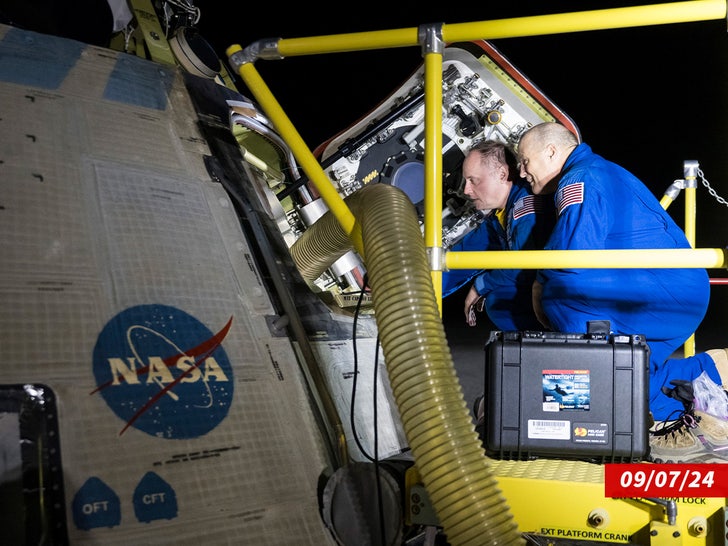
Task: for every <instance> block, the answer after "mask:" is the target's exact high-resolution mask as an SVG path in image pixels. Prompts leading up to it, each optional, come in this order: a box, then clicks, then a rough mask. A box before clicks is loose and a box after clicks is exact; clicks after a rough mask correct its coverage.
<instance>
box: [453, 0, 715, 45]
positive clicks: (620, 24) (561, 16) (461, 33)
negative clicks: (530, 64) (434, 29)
mask: <svg viewBox="0 0 728 546" xmlns="http://www.w3.org/2000/svg"><path fill="white" fill-rule="evenodd" d="M725 16H726V2H725V0H691V1H689V2H674V3H666V4H655V5H651V6H634V7H628V8H612V9H602V10H592V11H580V12H574V13H558V14H551V15H537V16H533V17H517V18H511V19H498V20H495V21H485V22H480V23H478V22H475V23H457V24H450V25H445V26H444V27H443V31H442V33H443V38H444V39H445V41H446V42H459V41H464V40H472V39H475V38H482V39H486V40H489V39H491V40H492V39H497V38H514V37H518V36H539V35H545V34H561V33H564V32H583V31H588V30H604V29H610V28H626V27H636V26H640V27H644V26H650V25H664V24H668V23H687V22H693V21H705V20H710V19H724V18H725Z"/></svg>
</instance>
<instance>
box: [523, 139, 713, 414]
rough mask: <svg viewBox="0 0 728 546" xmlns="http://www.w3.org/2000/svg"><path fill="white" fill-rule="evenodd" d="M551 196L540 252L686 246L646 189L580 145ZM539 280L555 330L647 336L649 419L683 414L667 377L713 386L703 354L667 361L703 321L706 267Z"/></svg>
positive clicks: (564, 272) (590, 272)
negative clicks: (600, 328)
mask: <svg viewBox="0 0 728 546" xmlns="http://www.w3.org/2000/svg"><path fill="white" fill-rule="evenodd" d="M553 197H554V204H555V207H556V211H557V217H558V219H557V221H556V225H555V226H554V229H553V231H552V234H551V237H550V238H549V241H548V242H547V243H546V246H545V249H546V250H588V249H592V250H593V249H638V248H644V249H660V248H690V244H689V242H688V240H687V238H686V237H685V234H684V233H683V231H682V230H681V229H680V228H679V227H678V225H677V224H676V223H675V222H674V221H673V220H672V218H671V217H670V216H669V215H668V214H667V212H666V211H665V210H664V209H663V208H662V206H661V205H660V203H659V201H658V200H657V198H655V196H654V195H653V194H652V193H651V192H650V190H649V189H648V188H647V187H646V186H645V185H644V184H643V183H642V182H641V181H639V180H638V179H637V178H636V177H635V176H634V175H632V174H631V173H629V172H628V171H626V170H625V169H623V168H622V167H620V166H619V165H616V164H614V163H612V162H610V161H607V160H605V159H604V158H602V157H601V156H599V155H597V154H595V153H593V152H592V150H591V148H590V147H589V146H588V145H587V144H584V143H582V144H580V145H579V146H578V147H577V148H576V149H575V150H574V151H573V152H572V153H571V155H570V156H569V158H568V159H567V161H566V163H565V164H564V167H563V169H562V171H561V177H560V180H559V182H558V188H557V190H556V193H555V194H554V196H553ZM537 278H538V280H539V281H540V282H541V283H542V284H543V294H542V306H543V310H544V313H545V314H546V316H547V317H548V319H549V321H550V322H551V326H552V327H553V329H554V330H556V331H560V332H585V331H586V323H587V321H590V320H609V321H610V323H611V328H612V331H613V332H614V333H618V334H619V333H621V334H643V335H644V336H645V338H646V341H647V344H648V345H649V347H650V352H651V356H650V395H649V396H650V398H649V400H650V410H651V411H652V414H653V417H654V418H655V419H656V420H660V421H661V420H667V419H669V418H675V416H676V415H677V413H679V411H680V410H682V409H683V406H682V403H680V402H679V401H677V400H674V399H672V398H670V397H668V396H667V395H665V394H664V393H662V392H661V388H662V387H663V386H667V387H672V385H670V381H671V380H672V379H684V380H693V379H695V378H696V377H698V376H699V375H700V374H701V373H702V372H703V371H704V370H705V371H707V372H708V374H709V375H710V377H711V379H713V380H714V381H715V382H716V383H718V384H719V385H720V384H721V381H720V376H719V375H718V371H717V369H716V368H715V365H714V363H713V361H712V360H711V359H710V357H709V356H708V355H706V354H699V355H696V356H694V357H690V358H686V359H672V360H668V359H669V357H670V355H671V354H672V353H673V352H674V351H675V350H676V349H677V348H678V347H680V345H682V344H683V343H684V342H685V341H686V340H687V339H688V338H689V337H690V335H692V334H693V333H694V332H695V330H696V329H697V328H698V325H699V324H700V322H701V321H702V320H703V317H704V316H705V312H706V310H707V308H708V301H709V297H710V284H709V279H708V274H707V271H706V270H705V269H698V268H683V269H646V268H638V269H548V270H539V271H538V275H537ZM673 411H676V412H677V413H676V414H672V412H673ZM671 414H672V415H671Z"/></svg>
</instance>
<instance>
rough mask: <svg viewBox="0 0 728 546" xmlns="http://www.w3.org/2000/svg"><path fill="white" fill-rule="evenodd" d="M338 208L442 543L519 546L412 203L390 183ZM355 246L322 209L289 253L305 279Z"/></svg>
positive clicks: (315, 275) (360, 193)
mask: <svg viewBox="0 0 728 546" xmlns="http://www.w3.org/2000/svg"><path fill="white" fill-rule="evenodd" d="M345 202H346V203H347V205H348V206H349V208H350V209H351V211H352V213H353V214H354V216H355V217H356V219H357V221H358V222H359V224H360V225H361V231H362V241H363V248H364V254H365V256H366V268H367V273H368V275H369V284H370V286H371V290H372V299H373V302H374V311H375V316H376V321H377V328H378V330H379V336H380V340H381V343H382V350H383V353H384V358H385V362H386V367H387V373H388V375H389V379H390V383H391V385H392V389H393V392H394V397H395V401H396V403H397V407H398V409H399V413H400V417H401V419H402V424H403V427H404V430H405V434H406V436H407V441H408V442H409V445H410V448H411V449H412V454H413V455H414V459H415V464H416V465H417V469H418V471H419V473H420V475H421V476H422V479H423V483H424V486H425V489H426V490H427V493H428V495H429V496H430V499H431V501H432V504H433V506H434V508H435V511H436V512H437V516H438V518H439V520H440V523H441V524H442V526H443V528H444V531H445V533H446V535H447V539H448V542H449V543H450V544H452V545H453V546H458V545H465V544H483V545H484V544H493V545H495V544H525V541H524V540H523V538H522V537H521V535H520V533H519V532H518V527H517V524H516V523H515V522H514V521H513V516H512V515H511V514H510V511H509V508H508V506H507V505H506V503H505V500H504V498H503V497H502V495H501V492H500V490H499V489H498V484H497V482H496V480H495V478H494V477H493V475H492V473H491V470H490V466H489V464H488V459H487V458H486V457H485V452H484V451H483V447H482V445H481V443H480V439H479V438H478V436H477V434H476V433H475V427H474V425H473V422H472V419H471V417H470V413H469V411H468V409H467V405H466V403H465V399H464V396H463V393H462V388H461V385H460V382H459V380H458V377H457V374H456V372H455V366H454V364H453V361H452V356H451V354H450V348H449V346H448V345H447V342H446V338H445V330H444V328H443V324H442V319H441V317H440V313H439V308H438V305H437V301H436V299H435V292H434V290H433V288H432V280H431V277H430V270H429V266H428V262H427V255H426V251H425V246H424V240H423V237H422V233H421V231H420V226H419V223H418V221H417V215H416V212H415V208H414V206H413V205H412V203H411V201H410V200H409V198H408V197H407V196H406V195H405V193H404V192H403V191H401V190H400V189H399V188H396V187H394V186H390V185H387V184H369V185H367V186H365V187H364V188H362V189H361V190H359V191H358V192H357V193H354V194H352V195H350V196H349V197H347V198H346V199H345ZM352 248H353V246H352V244H351V241H350V240H349V238H348V237H347V235H346V234H345V233H344V232H343V230H342V229H341V227H340V225H339V224H338V222H337V221H336V219H335V218H334V216H333V215H332V214H331V213H330V212H327V213H326V214H324V215H323V216H322V217H321V218H320V219H319V220H318V221H317V222H316V223H315V224H314V225H313V226H311V228H309V229H308V230H307V231H306V232H304V234H303V236H302V237H301V238H299V239H298V240H297V241H296V243H295V244H294V245H293V246H292V248H291V253H292V255H293V259H294V261H295V262H296V264H297V266H298V267H299V270H300V271H301V273H302V275H304V277H305V278H306V279H307V280H308V281H311V282H312V281H314V280H315V279H317V278H318V277H319V276H320V275H321V274H322V273H323V272H324V271H325V270H326V268H327V267H328V266H329V265H331V264H332V263H333V262H334V261H336V259H337V258H338V257H340V256H341V255H343V254H344V253H345V252H347V251H349V250H351V249H352Z"/></svg>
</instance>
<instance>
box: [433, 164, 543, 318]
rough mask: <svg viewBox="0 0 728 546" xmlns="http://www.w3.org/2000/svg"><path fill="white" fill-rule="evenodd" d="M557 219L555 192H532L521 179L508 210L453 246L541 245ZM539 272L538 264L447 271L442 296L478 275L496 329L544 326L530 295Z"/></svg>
mask: <svg viewBox="0 0 728 546" xmlns="http://www.w3.org/2000/svg"><path fill="white" fill-rule="evenodd" d="M555 220H556V215H555V213H554V208H553V202H552V199H551V197H550V196H540V195H533V194H531V189H530V186H529V184H528V183H527V182H526V181H525V180H522V179H520V178H519V179H518V180H516V181H515V182H514V183H513V186H512V188H511V191H510V193H509V195H508V200H507V202H506V207H505V209H504V210H503V214H497V213H496V211H491V212H490V213H489V214H488V215H487V217H486V218H485V220H484V221H483V222H482V223H481V224H480V225H479V226H478V227H477V228H475V229H474V230H473V231H471V232H470V233H468V234H467V235H465V237H463V238H462V239H461V240H460V241H458V242H457V243H455V244H454V245H453V246H452V248H451V249H450V250H451V251H468V250H476V251H483V250H519V249H523V250H541V249H543V245H544V243H545V242H546V241H547V240H548V236H549V233H550V232H551V228H552V227H553V225H554V222H555ZM501 222H503V223H501ZM535 276H536V271H535V270H533V269H530V270H526V269H524V270H516V269H493V270H474V269H464V270H452V271H445V272H444V273H443V275H442V283H443V288H442V295H443V297H446V296H449V295H450V294H452V293H453V292H455V291H456V290H457V289H458V288H460V287H461V286H463V285H464V284H466V283H468V282H469V281H470V280H471V279H473V277H475V280H474V284H475V289H476V290H477V292H478V294H480V295H481V296H485V310H486V312H487V313H488V317H489V318H490V320H491V321H492V322H493V324H494V325H495V326H496V328H498V329H499V330H504V331H514V330H542V329H543V326H542V325H541V323H540V322H539V321H538V319H537V318H536V315H535V313H534V311H533V301H532V299H531V287H532V285H533V280H534V278H535Z"/></svg>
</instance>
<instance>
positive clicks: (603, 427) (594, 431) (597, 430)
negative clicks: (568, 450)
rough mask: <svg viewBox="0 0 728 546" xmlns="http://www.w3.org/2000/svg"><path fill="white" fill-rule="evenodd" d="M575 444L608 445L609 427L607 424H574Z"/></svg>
mask: <svg viewBox="0 0 728 546" xmlns="http://www.w3.org/2000/svg"><path fill="white" fill-rule="evenodd" d="M573 432H574V439H573V441H574V443H575V444H608V443H609V425H608V424H607V423H578V422H575V423H574V428H573Z"/></svg>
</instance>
